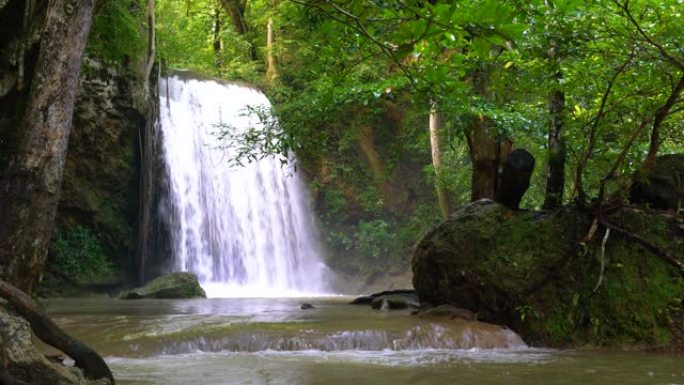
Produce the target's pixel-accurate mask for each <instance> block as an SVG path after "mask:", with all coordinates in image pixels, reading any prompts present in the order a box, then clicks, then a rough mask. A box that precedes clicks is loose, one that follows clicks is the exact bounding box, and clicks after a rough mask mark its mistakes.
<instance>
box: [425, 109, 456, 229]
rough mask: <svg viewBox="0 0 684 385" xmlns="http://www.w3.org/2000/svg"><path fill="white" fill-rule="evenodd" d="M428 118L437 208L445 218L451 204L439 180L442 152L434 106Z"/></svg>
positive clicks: (447, 216) (438, 124)
mask: <svg viewBox="0 0 684 385" xmlns="http://www.w3.org/2000/svg"><path fill="white" fill-rule="evenodd" d="M429 120H430V122H429V129H430V149H431V150H432V151H431V152H432V166H433V167H434V168H435V192H436V193H437V202H439V210H440V212H441V213H442V217H443V218H444V219H447V218H449V214H451V205H450V202H449V195H448V192H447V190H446V189H445V188H444V187H442V185H441V182H440V173H441V171H442V152H441V151H440V147H439V128H440V119H439V113H438V112H437V110H435V109H434V108H433V109H432V110H431V111H430V118H429Z"/></svg>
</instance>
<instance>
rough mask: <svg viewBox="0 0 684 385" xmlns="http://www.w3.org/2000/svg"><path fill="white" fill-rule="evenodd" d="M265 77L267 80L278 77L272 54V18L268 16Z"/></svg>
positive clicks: (272, 80)
mask: <svg viewBox="0 0 684 385" xmlns="http://www.w3.org/2000/svg"><path fill="white" fill-rule="evenodd" d="M266 77H267V78H268V81H270V82H274V81H275V80H276V78H277V77H278V70H277V68H276V62H275V57H274V56H273V18H272V17H269V18H268V23H267V24H266Z"/></svg>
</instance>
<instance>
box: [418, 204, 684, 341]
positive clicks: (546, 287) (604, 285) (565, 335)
mask: <svg viewBox="0 0 684 385" xmlns="http://www.w3.org/2000/svg"><path fill="white" fill-rule="evenodd" d="M606 220H607V221H609V222H610V223H612V224H613V225H614V226H617V227H620V228H622V229H624V230H626V231H628V232H630V233H633V234H637V235H639V236H640V237H643V238H645V239H648V240H649V241H650V242H652V243H654V244H655V245H657V246H658V247H659V248H661V249H662V250H663V251H666V252H668V253H669V254H670V255H674V256H684V218H682V217H681V216H676V215H674V214H669V213H663V212H660V213H655V212H648V211H643V210H636V209H632V208H624V209H621V210H617V211H615V212H613V213H611V214H609V215H607V216H606ZM592 222H593V217H592V216H590V215H589V214H587V213H585V212H584V211H582V210H580V209H578V208H575V207H565V208H563V209H562V210H559V211H555V212H550V213H540V212H525V211H522V212H515V211H512V210H510V209H508V208H506V207H505V206H503V205H500V204H497V203H494V202H492V201H485V200H483V201H478V202H475V203H472V204H470V205H469V206H466V207H465V208H463V209H462V210H460V211H458V212H456V213H454V214H453V215H452V216H451V217H450V218H449V219H448V220H447V221H445V222H443V223H442V224H441V225H439V226H438V227H437V228H435V229H433V230H432V231H431V232H429V233H428V234H427V235H426V236H425V237H424V238H423V239H422V240H421V241H420V243H419V244H418V246H417V248H416V251H415V254H414V258H413V273H414V278H413V283H414V286H415V289H416V292H417V293H418V296H419V297H420V300H421V302H427V303H431V304H433V305H437V304H451V305H455V306H458V307H463V308H467V309H471V310H473V311H476V312H478V314H479V315H480V318H481V319H483V320H485V321H488V322H494V323H498V324H503V325H507V326H509V327H511V328H512V329H514V330H515V331H517V332H518V333H520V334H521V335H522V336H523V338H525V339H526V340H527V341H528V342H530V343H533V344H543V345H551V346H568V345H578V344H586V343H591V344H599V345H604V344H612V345H620V344H626V345H642V346H648V347H663V348H673V347H675V346H673V340H672V337H673V336H676V335H677V334H678V333H679V332H681V329H682V327H683V326H682V325H676V323H675V322H673V321H672V320H673V319H676V318H677V317H678V316H679V314H681V311H682V303H681V298H682V294H683V293H684V280H683V279H682V272H681V271H680V270H679V269H677V268H676V267H674V266H673V265H672V264H671V263H668V262H666V261H665V259H664V258H661V256H659V255H657V254H654V252H653V251H652V250H651V249H649V248H648V247H645V246H644V245H642V244H641V243H639V242H637V241H635V240H634V239H633V238H630V237H629V236H626V235H624V233H620V232H618V231H612V232H611V233H609V235H608V237H607V239H606V242H605V248H602V244H603V240H604V239H605V228H604V227H602V226H598V227H597V229H596V231H595V232H594V234H593V236H592V237H591V239H590V240H588V241H586V239H585V237H586V236H587V234H588V233H589V230H590V228H591V227H592ZM583 241H586V242H583ZM602 249H603V250H604V252H602V251H601V250H602ZM678 348H679V349H681V347H678Z"/></svg>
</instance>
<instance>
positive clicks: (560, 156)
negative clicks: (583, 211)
mask: <svg viewBox="0 0 684 385" xmlns="http://www.w3.org/2000/svg"><path fill="white" fill-rule="evenodd" d="M564 109H565V94H564V93H563V92H562V91H557V90H556V91H552V92H551V94H550V95H549V113H550V115H551V120H550V123H549V125H550V127H549V136H548V138H549V142H548V146H549V165H548V169H547V174H546V195H545V196H544V210H555V209H558V208H559V207H561V206H562V205H563V188H564V187H565V141H564V140H563V137H562V136H561V133H562V129H563V110H564Z"/></svg>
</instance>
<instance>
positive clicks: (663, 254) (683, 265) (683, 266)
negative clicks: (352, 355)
mask: <svg viewBox="0 0 684 385" xmlns="http://www.w3.org/2000/svg"><path fill="white" fill-rule="evenodd" d="M597 219H598V221H599V224H601V226H603V227H605V228H607V229H611V230H613V231H615V232H616V233H618V234H620V235H622V236H624V237H627V238H629V239H631V240H633V241H635V242H637V243H639V244H641V245H642V246H644V247H646V248H647V249H649V250H651V251H652V252H653V253H654V254H656V255H657V256H659V257H660V258H661V259H662V260H664V261H665V262H667V263H669V264H670V265H672V266H674V267H677V268H679V270H680V272H681V273H682V274H684V261H680V260H679V259H677V258H675V257H674V256H672V255H670V254H669V253H668V252H667V251H665V250H663V249H662V248H660V247H658V246H657V245H656V244H655V243H653V242H651V241H649V240H647V239H645V238H643V237H641V236H639V235H637V234H634V233H633V232H631V231H628V230H625V229H623V228H620V227H618V226H616V225H614V224H612V223H610V222H608V220H606V219H605V218H603V217H601V216H598V217H597Z"/></svg>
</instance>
